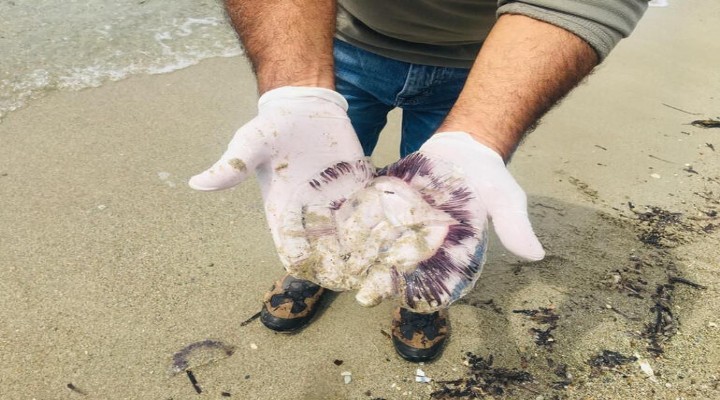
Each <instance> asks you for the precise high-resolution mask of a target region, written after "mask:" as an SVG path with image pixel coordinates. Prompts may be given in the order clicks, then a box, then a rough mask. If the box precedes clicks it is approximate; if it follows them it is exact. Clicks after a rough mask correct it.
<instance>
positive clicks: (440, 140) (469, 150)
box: [420, 131, 505, 165]
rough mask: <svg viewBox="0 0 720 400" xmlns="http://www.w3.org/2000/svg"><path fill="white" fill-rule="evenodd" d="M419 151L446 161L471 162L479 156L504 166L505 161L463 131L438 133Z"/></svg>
mask: <svg viewBox="0 0 720 400" xmlns="http://www.w3.org/2000/svg"><path fill="white" fill-rule="evenodd" d="M420 151H422V152H424V153H429V154H434V155H437V156H440V157H441V158H442V159H446V160H448V161H450V160H455V159H457V158H461V159H466V160H468V161H471V160H473V159H476V158H478V157H480V156H486V157H491V158H493V159H497V161H498V162H500V163H502V164H503V165H505V161H503V158H502V156H500V154H498V153H497V152H496V151H495V150H493V149H491V148H489V147H487V146H485V145H484V144H482V143H480V142H478V141H477V140H475V139H474V138H473V137H472V136H471V135H470V134H469V133H467V132H463V131H454V132H438V133H436V134H434V135H432V136H431V137H430V139H428V140H427V141H425V143H424V144H423V145H422V147H420ZM449 157H452V158H449Z"/></svg>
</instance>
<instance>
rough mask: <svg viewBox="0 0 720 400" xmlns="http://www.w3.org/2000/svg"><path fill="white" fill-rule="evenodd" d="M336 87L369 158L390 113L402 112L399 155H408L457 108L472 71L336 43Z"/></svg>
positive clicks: (340, 42)
mask: <svg viewBox="0 0 720 400" xmlns="http://www.w3.org/2000/svg"><path fill="white" fill-rule="evenodd" d="M333 51H334V57H335V87H336V90H337V91H338V92H339V93H340V94H341V95H343V97H345V99H346V100H347V101H348V104H349V109H348V116H349V117H350V121H351V122H352V125H353V128H354V129H355V132H356V133H357V135H358V139H359V140H360V143H361V144H362V147H363V151H364V152H365V155H368V156H369V155H370V154H371V153H372V151H373V149H374V148H375V146H376V145H377V141H378V138H379V135H380V131H382V129H383V127H385V124H386V123H387V113H388V112H389V111H390V110H392V109H393V108H395V107H400V108H402V110H403V117H402V118H403V120H402V138H401V143H400V155H401V156H402V157H405V156H406V155H407V154H409V153H412V152H413V151H416V150H417V149H419V148H420V146H421V145H422V144H423V143H424V142H425V141H426V140H427V139H428V138H429V137H430V136H431V135H432V134H433V133H435V130H436V129H437V128H438V126H440V124H441V123H442V121H443V120H444V119H445V116H446V115H447V113H448V112H449V111H450V109H451V108H452V106H453V105H454V104H455V100H456V99H457V97H458V95H459V94H460V91H461V90H462V88H463V85H464V84H465V80H466V79H467V75H468V72H469V70H468V69H465V68H446V67H434V66H429V65H420V64H410V63H406V62H402V61H397V60H393V59H390V58H386V57H383V56H379V55H377V54H374V53H371V52H369V51H366V50H363V49H360V48H358V47H355V46H353V45H351V44H349V43H345V42H343V41H341V40H337V39H336V40H335V43H334V49H333Z"/></svg>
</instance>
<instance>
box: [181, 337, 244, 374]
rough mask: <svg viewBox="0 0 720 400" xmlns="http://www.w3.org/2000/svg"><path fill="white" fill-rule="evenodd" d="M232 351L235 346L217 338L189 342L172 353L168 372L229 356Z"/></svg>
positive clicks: (194, 366) (191, 367) (183, 369)
mask: <svg viewBox="0 0 720 400" xmlns="http://www.w3.org/2000/svg"><path fill="white" fill-rule="evenodd" d="M233 353H235V346H231V345H229V344H226V343H223V342H221V341H219V340H211V339H205V340H202V341H199V342H195V343H191V344H189V345H187V346H185V347H184V348H182V349H181V350H180V351H178V352H177V353H175V354H173V357H172V365H171V366H170V371H169V372H170V375H176V374H179V373H181V372H185V371H186V370H188V369H194V368H197V367H200V366H203V365H206V364H210V363H213V362H215V361H219V360H222V359H224V358H227V357H230V356H231V355H233Z"/></svg>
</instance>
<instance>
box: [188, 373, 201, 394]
mask: <svg viewBox="0 0 720 400" xmlns="http://www.w3.org/2000/svg"><path fill="white" fill-rule="evenodd" d="M185 373H186V374H187V377H188V379H190V383H191V384H192V387H193V389H195V391H196V392H197V393H198V394H200V393H202V388H201V387H200V385H198V382H197V379H195V374H193V373H192V371H190V370H187V371H185Z"/></svg>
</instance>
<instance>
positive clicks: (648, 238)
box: [632, 207, 691, 248]
mask: <svg viewBox="0 0 720 400" xmlns="http://www.w3.org/2000/svg"><path fill="white" fill-rule="evenodd" d="M632 211H633V212H634V213H635V215H636V217H637V218H638V219H639V220H640V229H641V231H642V232H641V233H640V235H639V236H638V239H640V241H641V242H643V243H645V244H647V245H650V246H653V247H656V248H670V247H674V246H676V245H677V244H681V243H684V242H685V240H684V239H683V238H682V237H681V236H680V235H679V234H678V231H679V230H680V229H683V230H691V228H690V227H689V226H688V225H687V224H685V223H683V222H682V219H681V217H682V213H674V212H670V211H667V210H663V209H662V208H660V207H650V208H649V210H648V211H646V212H639V211H635V210H634V209H633V210H632Z"/></svg>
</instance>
